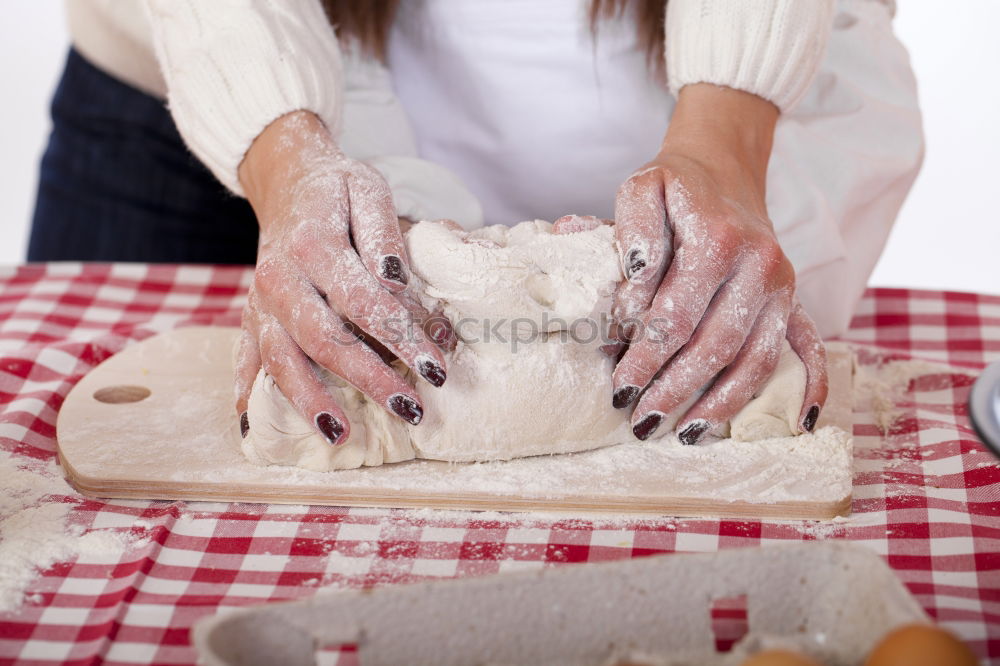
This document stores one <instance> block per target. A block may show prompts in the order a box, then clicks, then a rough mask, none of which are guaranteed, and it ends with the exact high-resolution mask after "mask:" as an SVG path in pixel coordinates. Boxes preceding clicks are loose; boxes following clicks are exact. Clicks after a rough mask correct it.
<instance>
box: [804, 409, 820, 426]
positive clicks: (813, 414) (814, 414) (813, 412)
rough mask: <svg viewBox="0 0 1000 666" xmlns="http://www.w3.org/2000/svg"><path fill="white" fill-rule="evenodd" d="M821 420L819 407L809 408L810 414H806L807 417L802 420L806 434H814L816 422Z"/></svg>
mask: <svg viewBox="0 0 1000 666" xmlns="http://www.w3.org/2000/svg"><path fill="white" fill-rule="evenodd" d="M818 419H819V405H813V406H812V407H810V408H809V412H808V413H806V417H805V418H804V419H802V427H803V428H805V429H806V432H812V431H813V428H815V427H816V421H817V420H818Z"/></svg>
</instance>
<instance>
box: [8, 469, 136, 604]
mask: <svg viewBox="0 0 1000 666" xmlns="http://www.w3.org/2000/svg"><path fill="white" fill-rule="evenodd" d="M0 485H2V486H3V494H2V495H0V613H8V612H12V611H16V610H17V609H18V608H19V607H20V606H21V604H22V603H24V601H25V592H26V591H27V589H28V587H29V586H30V585H31V583H32V581H33V580H34V579H35V578H36V577H37V576H38V574H39V573H40V572H42V571H45V570H46V569H48V568H49V567H51V566H52V565H54V564H56V563H58V562H64V561H67V560H71V559H75V558H77V557H86V558H87V559H88V560H91V561H99V562H109V563H114V562H117V561H118V560H119V559H120V558H121V556H122V554H123V553H124V552H125V550H126V549H127V548H128V547H129V546H133V545H140V544H139V542H137V541H135V540H133V538H132V537H130V536H129V535H128V534H127V533H123V532H115V531H111V530H89V531H88V530H86V529H85V528H84V527H83V526H82V525H78V524H73V523H72V517H71V514H72V511H73V507H74V506H75V505H76V502H77V501H78V500H77V499H76V498H77V497H78V496H77V495H76V493H75V492H74V491H73V490H72V488H70V487H69V485H67V484H66V482H65V481H64V480H63V477H62V473H61V471H60V469H59V467H58V466H57V465H56V463H55V461H52V460H50V461H47V462H41V461H37V460H32V459H30V458H25V457H21V456H16V455H14V454H12V453H10V452H8V451H4V450H0ZM27 599H28V600H29V601H32V602H39V601H41V596H40V595H38V594H33V595H30V596H29V597H27Z"/></svg>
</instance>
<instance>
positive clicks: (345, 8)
mask: <svg viewBox="0 0 1000 666" xmlns="http://www.w3.org/2000/svg"><path fill="white" fill-rule="evenodd" d="M398 7H399V0H323V8H324V9H325V10H326V16H327V18H328V19H329V20H330V23H331V24H332V25H333V26H334V28H335V29H336V31H337V35H338V36H339V37H341V38H343V37H348V36H350V37H354V38H355V39H357V40H358V41H359V42H360V44H361V48H362V50H363V51H364V52H366V53H368V54H369V55H373V56H375V57H377V58H378V59H379V60H382V61H385V56H386V43H387V42H388V37H389V27H390V26H391V25H392V21H393V19H394V18H395V16H396V9H397V8H398ZM666 7H667V0H590V11H589V18H590V31H591V33H593V35H594V36H595V37H596V36H597V32H598V27H599V26H600V23H601V21H604V20H609V19H615V18H618V17H621V16H623V15H624V14H625V13H626V12H627V11H630V10H631V12H632V14H633V19H634V20H635V24H636V30H637V31H638V33H639V43H640V44H642V46H643V48H645V50H646V57H647V58H648V61H649V64H650V66H652V67H654V68H659V67H661V63H662V62H663V21H664V17H665V13H666Z"/></svg>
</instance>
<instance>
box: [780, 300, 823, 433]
mask: <svg viewBox="0 0 1000 666" xmlns="http://www.w3.org/2000/svg"><path fill="white" fill-rule="evenodd" d="M787 335H788V344H789V345H791V347H792V351H794V352H795V353H796V354H797V355H798V357H799V358H800V359H802V365H804V366H805V367H806V393H805V399H804V400H803V401H802V411H801V413H800V414H799V428H801V429H802V432H812V431H813V429H814V428H815V427H816V421H817V419H819V413H820V410H822V409H823V405H824V404H825V403H826V396H827V392H828V390H829V381H828V377H827V371H826V347H825V346H824V345H823V339H822V338H821V337H820V335H819V331H818V330H817V329H816V324H815V323H814V322H813V320H812V318H811V317H810V316H809V315H808V314H807V313H806V311H805V310H804V309H803V308H802V304H801V303H799V302H798V299H796V300H795V304H794V305H793V307H792V311H791V314H789V316H788V334H787Z"/></svg>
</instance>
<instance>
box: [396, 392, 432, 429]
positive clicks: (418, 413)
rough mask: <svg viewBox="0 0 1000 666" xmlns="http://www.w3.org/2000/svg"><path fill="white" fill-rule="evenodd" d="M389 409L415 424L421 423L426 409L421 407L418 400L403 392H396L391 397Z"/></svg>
mask: <svg viewBox="0 0 1000 666" xmlns="http://www.w3.org/2000/svg"><path fill="white" fill-rule="evenodd" d="M389 409H391V410H392V411H393V412H395V413H396V414H397V415H398V416H399V417H400V418H402V419H403V420H404V421H407V422H409V423H412V424H413V425H417V424H418V423H420V419H422V418H423V416H424V410H422V409H420V405H418V404H417V401H416V400H414V399H413V398H411V397H410V396H408V395H403V394H402V393H395V394H393V395H392V396H391V397H390V398H389Z"/></svg>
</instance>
